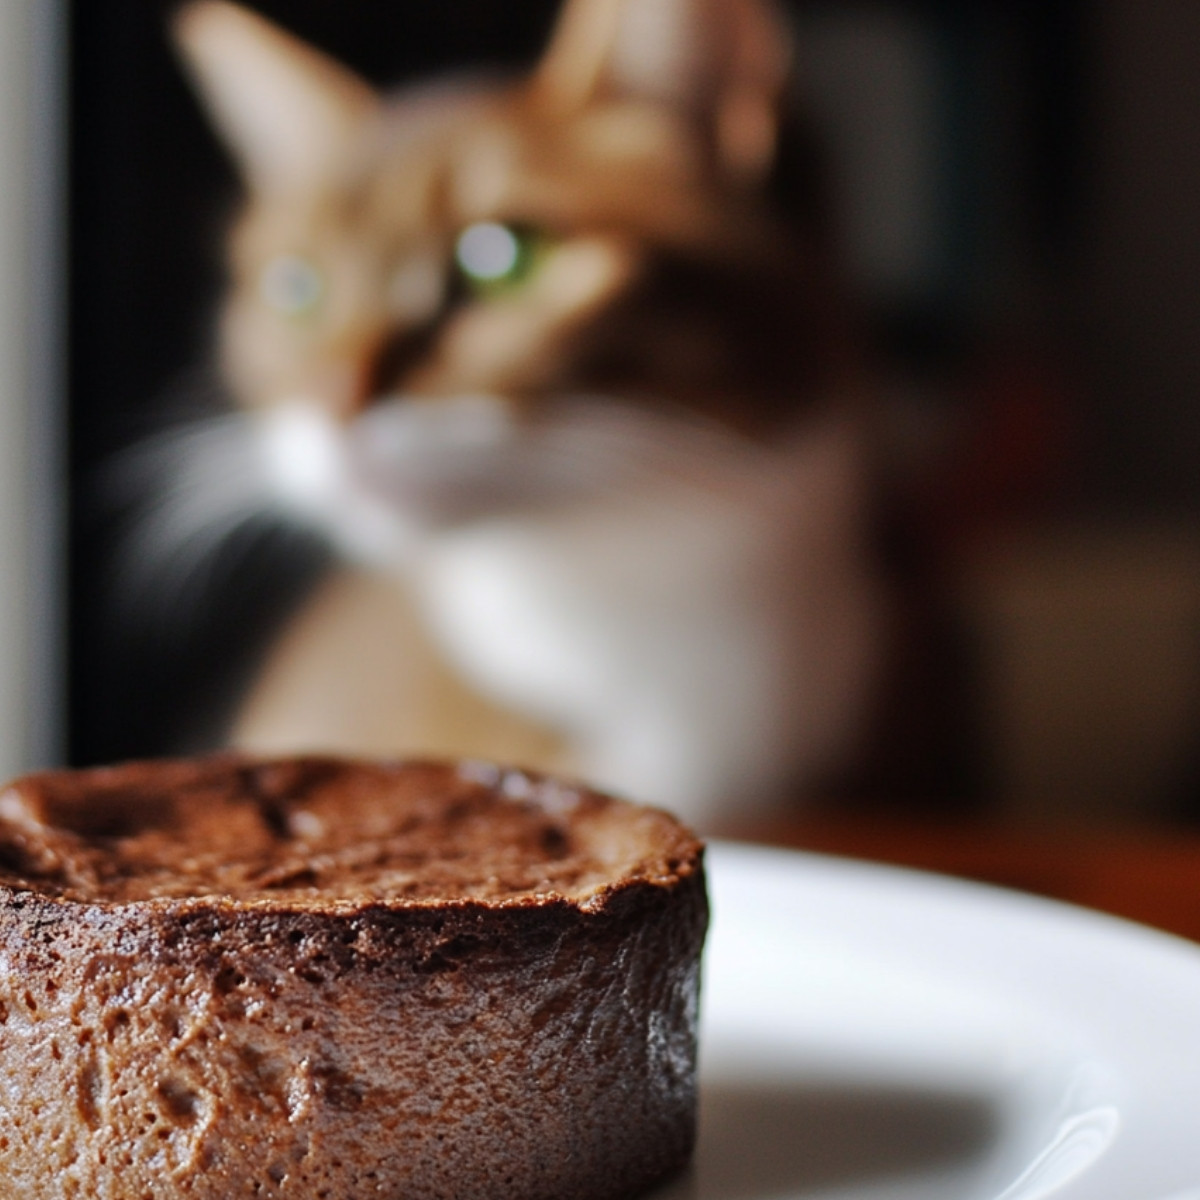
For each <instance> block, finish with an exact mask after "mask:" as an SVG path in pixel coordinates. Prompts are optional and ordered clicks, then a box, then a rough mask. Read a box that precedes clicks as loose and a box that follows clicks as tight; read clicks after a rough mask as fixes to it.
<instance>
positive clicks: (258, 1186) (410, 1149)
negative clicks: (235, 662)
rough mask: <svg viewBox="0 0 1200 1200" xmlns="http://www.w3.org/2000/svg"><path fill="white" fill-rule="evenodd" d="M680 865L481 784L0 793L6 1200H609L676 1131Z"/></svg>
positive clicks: (581, 810) (208, 763)
mask: <svg viewBox="0 0 1200 1200" xmlns="http://www.w3.org/2000/svg"><path fill="white" fill-rule="evenodd" d="M701 854H702V851H701V847H700V845H699V843H697V842H696V841H695V839H694V838H692V837H691V835H690V834H688V833H687V831H686V830H684V829H683V828H682V827H681V826H680V825H678V824H677V823H676V822H675V821H674V820H673V818H671V817H669V816H667V815H665V814H663V813H659V812H656V811H654V810H650V809H643V808H638V807H636V806H634V805H630V804H626V803H623V802H621V801H617V800H613V799H610V798H607V797H604V796H601V795H598V794H596V793H593V792H590V791H587V790H586V789H583V788H579V787H575V786H571V785H567V784H563V783H559V782H555V781H552V780H549V779H546V778H542V777H538V776H531V775H528V774H524V773H521V772H516V771H505V770H502V769H499V768H496V767H492V766H484V765H479V764H462V765H458V766H452V765H444V764H426V763H410V764H395V763H376V764H366V763H350V762H346V761H342V760H334V759H323V758H308V759H289V760H272V761H266V760H253V759H246V758H241V757H221V758H215V759H208V760H197V761H174V762H161V763H140V764H130V765H124V766H119V767H114V768H105V769H97V770H87V771H80V772H65V771H64V772H47V773H44V774H40V775H32V776H28V777H26V778H24V779H21V780H18V781H17V782H16V783H14V784H11V785H10V786H9V787H8V789H7V790H6V791H4V792H3V793H2V794H0V1179H2V1180H3V1181H4V1187H3V1193H4V1195H6V1196H13V1197H16V1196H20V1197H22V1198H23V1200H65V1198H69V1197H79V1198H81V1200H84V1198H86V1200H174V1198H175V1197H188V1198H189V1200H232V1198H233V1197H242V1196H258V1197H304V1198H306V1200H318V1198H323V1200H360V1198H365V1197H368V1196H380V1197H386V1198H388V1200H401V1198H403V1200H426V1198H428V1200H433V1198H434V1197H437V1198H451V1197H453V1198H455V1200H474V1198H479V1200H484V1198H486V1200H507V1198H513V1200H517V1198H520V1200H567V1198H571V1200H603V1198H607V1197H612V1198H616V1197H629V1196H633V1195H636V1194H638V1193H639V1192H641V1191H643V1190H644V1189H646V1188H647V1187H649V1186H650V1185H651V1184H653V1183H654V1182H656V1181H657V1180H659V1179H661V1178H663V1177H664V1176H666V1175H668V1174H670V1173H671V1172H673V1171H675V1170H676V1169H677V1168H679V1167H680V1166H682V1164H683V1163H684V1162H685V1161H686V1160H687V1158H688V1155H689V1153H690V1151H691V1146H692V1140H693V1135H694V1118H695V1038H696V1001H697V983H698V962H699V956H700V948H701V943H702V940H703V937H704V929H705V924H706V918H707V907H706V900H705V892H704V880H703V870H702V865H701Z"/></svg>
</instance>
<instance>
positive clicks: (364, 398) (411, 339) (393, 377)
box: [319, 332, 422, 421]
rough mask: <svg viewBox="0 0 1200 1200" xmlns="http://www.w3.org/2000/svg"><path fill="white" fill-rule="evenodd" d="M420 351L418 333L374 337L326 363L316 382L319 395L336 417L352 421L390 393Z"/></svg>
mask: <svg viewBox="0 0 1200 1200" xmlns="http://www.w3.org/2000/svg"><path fill="white" fill-rule="evenodd" d="M421 353H422V339H421V334H420V333H419V332H418V333H415V334H414V333H411V332H405V333H391V334H387V335H383V336H380V337H377V338H374V339H372V340H371V341H370V342H368V343H364V344H362V345H360V346H357V347H355V349H354V352H353V353H352V354H349V355H347V356H346V357H345V358H343V359H342V360H341V361H338V362H335V363H330V364H328V365H327V367H326V368H325V369H324V370H323V371H322V373H321V378H320V381H319V386H320V389H321V395H322V396H323V397H324V398H325V401H326V404H327V405H328V407H329V408H330V409H331V410H332V412H333V414H334V416H335V417H336V418H337V419H339V420H342V421H349V420H352V419H353V418H354V417H357V416H358V415H359V414H360V413H362V412H364V411H365V410H366V409H368V408H370V407H371V406H372V405H373V404H374V403H375V402H376V401H378V400H379V399H380V398H381V397H383V396H388V395H392V394H394V393H395V392H396V391H397V390H398V389H399V388H400V385H401V383H402V382H403V379H404V375H405V373H406V371H407V370H408V369H409V368H410V367H411V366H412V364H413V363H414V362H415V361H416V360H417V359H419V357H420V355H421Z"/></svg>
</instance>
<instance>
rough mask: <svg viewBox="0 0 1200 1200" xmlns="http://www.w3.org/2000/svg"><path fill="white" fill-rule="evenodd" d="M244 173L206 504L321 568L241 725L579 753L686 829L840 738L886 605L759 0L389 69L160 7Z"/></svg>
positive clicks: (238, 14)
mask: <svg viewBox="0 0 1200 1200" xmlns="http://www.w3.org/2000/svg"><path fill="white" fill-rule="evenodd" d="M175 28H176V35H177V41H178V44H179V46H180V48H181V51H182V54H183V58H184V61H185V63H186V65H187V67H188V69H189V71H190V73H191V75H192V77H193V78H194V80H195V81H196V84H197V86H198V89H199V92H200V94H201V96H202V97H203V99H204V101H205V103H206V106H207V108H208V110H209V112H210V114H211V116H212V118H213V120H214V122H215V124H216V126H217V128H218V130H219V132H220V134H221V136H222V137H223V139H224V140H225V142H226V143H227V145H228V147H229V149H230V151H231V152H232V154H233V156H234V158H235V160H236V162H237V164H238V166H239V168H240V171H241V174H242V177H243V179H244V181H245V185H246V191H247V199H246V203H245V206H244V211H243V212H242V213H241V215H240V218H239V219H238V220H237V221H236V224H235V226H234V228H233V230H232V234H231V237H230V241H229V263H230V273H231V284H230V288H229V292H228V296H227V298H226V300H225V303H224V306H223V312H222V315H221V321H220V338H219V342H220V367H221V371H222V374H223V377H224V379H225V381H226V383H227V385H228V388H229V390H230V392H231V394H232V396H233V397H234V398H235V400H236V402H237V406H236V407H237V411H236V412H235V413H233V414H231V415H230V416H229V417H228V418H225V419H223V420H222V421H221V422H219V423H218V427H217V428H216V429H210V430H208V432H207V433H204V434H203V435H194V436H192V437H191V438H190V439H187V438H184V439H183V440H181V442H180V445H181V446H185V447H186V450H185V453H186V454H188V455H191V456H192V462H191V463H190V465H189V470H191V471H193V472H195V471H196V470H199V471H200V473H201V474H202V475H204V474H207V476H208V477H209V478H210V479H211V491H212V493H213V494H212V496H210V498H209V502H208V504H207V506H200V508H202V509H203V514H202V515H200V516H197V518H196V520H197V523H199V522H201V521H204V520H212V519H213V513H214V512H216V513H221V514H224V516H223V518H222V519H227V518H228V517H229V514H230V513H231V512H234V511H235V510H236V511H237V512H250V511H252V510H255V509H261V508H262V507H272V508H274V509H276V510H278V511H279V512H280V513H282V514H283V515H285V516H286V517H287V518H289V519H292V520H295V521H300V522H303V523H306V524H308V525H309V526H311V527H313V528H315V529H317V530H319V531H321V532H322V533H323V534H325V535H327V537H328V538H329V539H330V541H331V543H332V544H333V545H334V546H335V547H336V549H337V550H338V551H339V552H340V559H341V561H342V562H343V563H344V566H343V567H342V568H341V569H339V570H338V571H337V572H336V573H335V574H334V575H333V576H332V577H331V578H329V579H328V580H327V581H326V582H325V583H324V584H323V585H322V586H321V587H320V588H319V589H318V591H317V593H316V594H315V595H314V596H313V597H311V599H310V600H309V602H308V603H307V605H306V606H305V607H304V608H303V609H302V611H301V612H300V614H299V616H298V617H297V618H296V619H295V620H294V622H293V623H292V624H291V625H290V627H288V628H287V629H285V630H284V631H282V634H281V636H280V638H279V640H278V642H277V643H276V645H275V646H274V647H273V648H272V649H271V650H270V651H269V653H268V654H267V655H266V657H265V662H264V665H263V669H262V672H261V674H260V675H259V677H258V679H257V682H256V683H255V684H254V686H253V687H252V689H251V691H250V694H249V695H248V696H247V697H246V698H245V703H244V705H243V706H242V708H241V711H240V713H239V714H238V716H237V719H236V722H235V726H234V729H233V731H232V739H233V740H234V741H235V742H236V743H238V744H241V745H243V746H246V747H250V748H254V749H259V750H270V751H276V750H294V749H297V748H313V747H321V748H333V749H337V750H343V751H351V752H374V753H393V752H419V753H437V754H444V753H454V754H468V755H473V756H486V757H499V758H504V759H508V760H515V761H520V762H524V763H526V764H529V765H533V766H543V767H552V768H555V769H566V770H571V771H574V772H577V773H579V774H583V775H586V776H588V777H589V778H590V779H592V780H594V781H596V782H597V783H600V784H602V785H605V786H607V787H610V788H613V789H617V790H619V791H622V792H625V793H629V794H632V795H634V796H636V797H638V798H641V799H645V800H650V801H654V802H657V803H660V804H664V805H667V806H670V807H673V808H675V809H676V810H678V811H680V812H682V813H683V814H684V815H685V816H687V817H688V818H690V819H692V820H693V821H695V822H697V823H698V824H700V825H701V826H704V827H708V828H712V827H716V826H720V825H721V824H723V823H726V822H727V821H728V819H729V817H730V814H731V813H733V812H738V811H744V809H745V806H746V805H753V804H755V803H763V802H767V801H771V800H775V799H778V798H779V797H781V796H785V795H791V794H794V793H795V792H796V789H798V788H801V787H802V786H804V785H805V784H806V783H809V782H811V781H812V780H813V779H814V778H816V777H817V776H818V774H819V772H820V771H822V770H824V769H825V768H827V767H828V766H829V764H830V763H831V762H833V761H835V759H836V758H837V756H839V755H842V754H844V753H845V751H846V750H847V748H848V746H850V745H851V744H852V741H853V738H854V736H855V733H856V729H857V727H858V725H859V723H860V720H861V718H862V715H863V711H864V707H865V704H866V700H867V696H868V693H869V690H870V687H869V685H870V681H871V677H872V673H873V664H874V662H875V659H876V656H877V654H876V652H877V640H878V639H877V630H878V628H879V619H878V618H879V604H878V598H877V591H876V588H875V584H874V576H873V572H872V569H871V564H870V561H869V558H868V555H867V553H866V549H865V539H864V536H863V528H862V527H863V523H864V503H865V496H864V471H863V463H862V459H863V451H862V438H861V412H860V403H859V400H858V398H857V391H858V389H857V385H856V382H855V375H854V370H853V355H851V354H850V353H849V351H848V343H847V338H846V336H845V332H844V327H843V321H842V317H841V311H840V305H839V303H838V301H837V290H836V288H835V287H834V286H833V284H832V277H831V272H830V269H829V263H828V261H827V259H828V254H827V252H826V249H825V246H824V242H823V240H822V239H821V238H820V237H817V236H814V234H813V232H812V230H811V228H809V227H807V226H806V224H805V223H804V222H799V221H792V220H789V219H786V217H785V214H784V212H783V210H782V209H781V207H780V206H779V205H778V204H777V203H776V201H775V199H774V195H775V192H774V188H775V185H776V184H777V183H778V178H779V175H780V165H779V164H780V155H779V151H778V146H779V143H780V139H781V137H782V136H783V133H784V129H783V127H782V125H781V118H780V114H781V112H782V111H783V100H784V96H785V91H786V85H787V80H788V57H789V56H788V51H787V47H788V40H787V36H786V31H785V27H784V24H783V22H782V20H781V18H780V14H778V13H777V12H776V11H774V10H773V9H771V8H769V7H767V5H766V4H765V3H763V2H761V0H568V3H567V7H566V8H565V10H564V11H563V12H562V14H561V15H560V17H559V20H558V23H557V26H556V28H555V29H554V31H553V33H552V36H551V38H550V41H549V45H548V48H547V50H546V52H545V54H544V55H543V57H542V58H541V60H540V61H539V62H538V63H537V65H536V66H535V68H534V69H533V70H532V71H531V72H530V73H529V74H528V75H527V76H526V77H523V78H520V79H517V80H515V81H505V82H500V83H497V82H496V81H495V80H478V79H462V80H451V81H439V82H436V83H434V84H432V85H426V86H422V87H418V88H415V89H411V90H407V91H403V92H400V93H399V94H396V95H379V94H377V93H376V92H375V91H374V90H372V88H371V87H369V86H368V85H367V84H366V83H364V82H363V81H362V80H360V79H359V78H358V77H357V76H356V75H354V74H353V73H352V72H350V71H349V70H348V69H346V68H344V67H343V66H341V65H339V64H337V63H335V62H333V61H331V60H330V59H328V58H327V57H326V56H324V55H323V54H322V53H320V52H319V51H317V50H316V49H314V48H312V47H310V46H308V45H306V44H304V43H302V42H300V41H299V40H297V39H296V38H294V37H292V36H291V35H290V34H288V33H286V32H284V31H283V30H281V29H279V28H277V27H275V26H274V25H272V24H270V23H268V22H267V21H266V20H265V19H263V18H262V17H260V16H258V15H256V14H254V13H252V12H250V11H248V10H245V9H242V8H240V7H237V6H235V5H233V4H230V3H225V2H224V0H197V2H194V3H192V4H190V5H188V6H186V7H184V8H183V9H182V10H181V12H180V13H179V15H178V18H177V23H176V27H175Z"/></svg>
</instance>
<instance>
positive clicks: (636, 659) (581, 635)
mask: <svg viewBox="0 0 1200 1200" xmlns="http://www.w3.org/2000/svg"><path fill="white" fill-rule="evenodd" d="M294 416H295V414H294ZM272 436H273V437H274V438H275V439H276V444H274V445H273V446H272V447H271V454H270V455H269V457H272V456H273V461H275V462H277V463H279V464H287V467H286V470H287V472H289V473H288V474H286V475H284V476H282V477H279V478H278V483H279V485H280V486H281V488H283V489H284V490H285V491H286V490H287V489H288V488H291V489H294V490H297V491H298V492H300V493H302V494H303V495H305V496H307V497H308V503H309V504H310V505H313V506H316V505H320V506H322V507H323V508H324V510H325V512H326V515H327V517H328V518H330V521H329V524H330V531H331V532H332V533H333V534H334V536H335V537H337V538H340V540H342V541H343V543H344V544H345V547H346V548H347V549H349V550H350V551H351V552H359V553H362V552H364V551H366V552H367V553H368V556H369V557H371V558H373V559H374V560H375V561H374V563H373V565H374V566H375V567H380V566H383V567H386V568H388V569H391V570H392V571H395V572H398V573H400V574H401V575H402V576H403V578H404V580H405V581H406V582H407V584H408V585H409V587H410V588H411V592H412V595H413V597H414V598H415V601H416V605H417V608H418V610H419V612H420V613H421V614H422V616H423V619H424V622H425V623H426V625H427V627H428V630H429V632H430V634H431V635H432V638H433V640H434V642H435V643H436V644H437V645H438V646H440V647H441V650H442V652H443V654H444V655H445V656H446V657H447V658H448V659H449V660H450V662H451V663H452V664H453V666H454V667H455V668H456V670H457V671H458V672H459V673H460V674H461V675H462V677H463V678H464V679H465V680H466V681H467V682H468V683H470V684H471V685H472V686H474V687H475V688H476V689H477V690H479V691H480V692H481V693H482V694H483V695H485V696H487V697H488V698H489V699H490V700H492V701H493V702H496V703H498V704H500V705H502V706H505V707H508V708H511V709H513V710H515V711H516V712H519V713H521V714H522V715H524V716H526V717H530V718H533V719H535V720H537V721H539V722H541V723H543V724H545V725H547V726H549V727H551V728H554V729H558V730H560V731H562V732H563V733H564V734H565V736H566V738H567V740H568V742H569V743H570V745H571V746H572V747H573V749H574V752H575V758H576V761H577V763H578V765H579V767H580V769H581V770H582V771H584V772H585V773H586V774H587V775H588V776H589V778H591V779H592V780H594V781H595V782H597V783H599V784H601V785H603V786H606V787H609V788H613V789H616V790H618V791H622V792H625V793H628V794H630V795H633V796H636V797H638V798H641V799H645V800H650V801H654V802H657V803H660V804H664V805H667V806H670V807H672V808H674V809H676V810H677V811H681V812H683V813H685V814H687V815H688V816H689V817H691V818H692V819H693V820H697V821H701V822H703V821H705V820H706V819H708V818H710V817H711V816H712V815H713V814H715V813H717V812H719V811H721V809H722V807H723V806H724V805H725V804H727V803H731V802H738V803H741V802H744V801H745V800H746V799H747V798H748V797H754V798H759V799H763V798H768V797H770V796H771V795H772V794H773V793H778V792H779V791H780V790H781V789H782V788H784V787H786V786H788V785H789V784H792V783H794V782H796V777H797V776H801V777H802V776H804V775H805V774H809V775H811V774H812V772H814V771H815V770H817V769H819V768H820V767H821V766H822V765H824V763H825V762H826V761H827V760H828V759H829V758H830V757H831V756H832V755H835V754H836V753H837V752H838V751H839V750H840V749H841V748H842V743H843V742H844V741H845V739H846V738H847V737H848V736H850V735H851V733H852V732H853V729H854V725H855V723H856V720H857V717H858V715H859V712H860V710H861V707H862V704H863V698H864V696H865V694H866V690H867V684H868V680H867V674H868V671H869V664H870V663H871V662H872V661H873V659H874V640H875V615H876V613H875V597H874V595H873V593H872V591H871V588H870V585H869V583H868V575H867V572H866V571H865V569H864V567H863V558H862V547H861V545H860V542H859V537H858V523H859V506H860V496H859V495H858V488H857V480H858V471H857V463H856V455H855V447H854V433H853V428H852V426H851V425H850V424H849V423H848V422H847V421H845V420H828V421H826V422H823V423H820V422H818V423H813V424H812V426H811V427H810V428H809V429H807V430H806V431H805V432H804V434H803V435H802V436H799V437H797V438H796V439H795V441H794V442H792V443H790V444H789V445H788V446H786V447H785V448H774V449H771V450H769V451H768V450H761V451H753V452H751V451H749V450H748V449H746V448H745V447H743V448H742V449H739V450H738V451H737V452H736V453H733V452H730V454H729V455H728V456H727V457H722V456H721V455H719V454H713V453H709V454H704V455H698V456H696V459H695V460H694V461H691V462H690V463H689V464H688V465H687V467H686V468H680V469H678V470H675V471H667V472H665V473H663V474H657V475H655V476H654V477H653V478H650V479H641V480H631V481H629V482H628V485H627V486H623V487H617V488H615V489H613V490H611V491H601V492H598V493H595V494H593V495H591V496H590V497H589V498H588V499H586V500H572V501H571V502H570V503H567V504H564V505H562V506H541V505H536V504H534V505H530V506H529V507H528V508H526V509H520V508H518V509H516V510H514V511H512V512H509V513H508V514H507V515H503V516H481V517H479V518H478V519H473V520H465V521H462V522H452V523H449V524H448V525H446V526H445V527H442V528H439V529H436V530H433V531H428V530H427V531H425V532H424V533H421V534H412V533H411V532H410V533H409V534H408V535H407V536H406V534H405V532H404V529H405V526H404V522H403V520H401V519H400V517H397V519H396V521H395V523H394V528H393V529H392V530H391V533H390V535H388V536H385V535H384V532H383V530H384V526H385V525H386V521H385V520H384V518H383V515H382V513H381V512H380V511H375V512H374V516H373V517H372V505H371V503H370V502H369V501H368V500H366V499H364V497H363V494H362V492H361V489H358V488H356V487H355V486H354V480H353V478H352V476H351V475H350V474H349V473H348V472H347V470H346V468H345V466H344V464H343V463H342V459H341V457H340V452H339V450H338V448H337V445H336V444H334V443H332V442H331V443H330V444H324V443H322V442H321V440H320V438H319V437H318V436H317V430H316V428H315V427H313V426H311V425H309V424H305V422H304V420H301V419H300V418H299V417H296V418H295V419H294V420H293V421H292V423H291V424H286V423H285V424H280V425H278V426H277V427H276V428H275V429H274V431H273V434H272ZM327 436H329V437H330V438H332V437H333V436H334V434H333V433H332V431H328V432H327ZM440 436H441V437H442V438H443V439H444V438H445V437H446V436H447V435H446V434H445V432H444V431H443V433H442V434H441V435H440ZM436 441H437V439H436V438H435V439H433V441H430V442H428V443H426V444H424V445H422V446H420V447H416V448H411V452H412V453H413V454H417V455H419V456H423V457H425V458H428V456H430V455H436V454H437V453H438V447H437V445H435V444H434V443H435V442H436ZM491 449H492V450H493V451H494V450H495V447H494V446H493V447H491ZM339 464H342V465H339ZM310 515H311V513H310ZM372 527H373V528H376V529H377V530H379V531H380V533H379V537H378V540H377V542H376V544H375V545H373V546H372V547H364V546H363V544H362V540H363V538H364V535H365V533H366V531H367V529H368V528H372Z"/></svg>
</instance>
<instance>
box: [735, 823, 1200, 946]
mask: <svg viewBox="0 0 1200 1200" xmlns="http://www.w3.org/2000/svg"><path fill="white" fill-rule="evenodd" d="M730 833H731V834H732V835H733V836H736V837H741V838H744V839H747V840H751V841H758V842H767V843H771V844H773V845H778V846H788V847H794V848H797V849H802V850H811V851H817V852H819V853H824V854H836V855H842V856H846V857H849V858H857V859H868V860H871V861H874V862H881V863H890V864H894V865H898V866H905V867H915V868H918V869H921V870H925V871H937V872H941V873H943V874H947V875H956V876H960V877H962V878H965V879H975V880H980V881H982V882H985V883H994V884H999V885H1001V886H1003V887H1009V888H1017V889H1020V890H1022V891H1027V892H1034V893H1037V894H1038V895H1042V896H1051V897H1054V898H1055V899H1058V900H1066V901H1069V902H1070V903H1072V904H1082V905H1084V906H1086V907H1088V908H1095V909H1100V910H1101V911H1103V912H1107V913H1113V914H1115V915H1116V916H1120V917H1126V918H1128V919H1130V920H1133V921H1140V922H1142V923H1144V924H1146V925H1152V926H1155V927H1157V928H1159V929H1164V930H1167V931H1169V932H1171V933H1175V934H1179V935H1181V936H1182V937H1186V938H1190V939H1192V940H1194V941H1198V942H1200V833H1197V832H1194V831H1178V832H1177V831H1172V830H1162V829H1145V828H1136V829H1094V828H1086V829H1085V828H1074V827H1070V826H1054V825H1050V826H1047V827H1045V828H1031V827H1023V826H1012V825H1005V824H1001V823H997V822H994V821H985V820H974V819H972V820H958V819H952V818H947V817H937V816H925V815H923V816H915V817H901V816H897V815H896V814H894V813H887V814H885V815H873V814H853V815H828V814H811V815H808V816H798V817H790V818H786V819H778V820H773V821H770V822H761V823H757V824H754V825H746V826H741V827H737V828H735V829H732V830H731V831H730Z"/></svg>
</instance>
